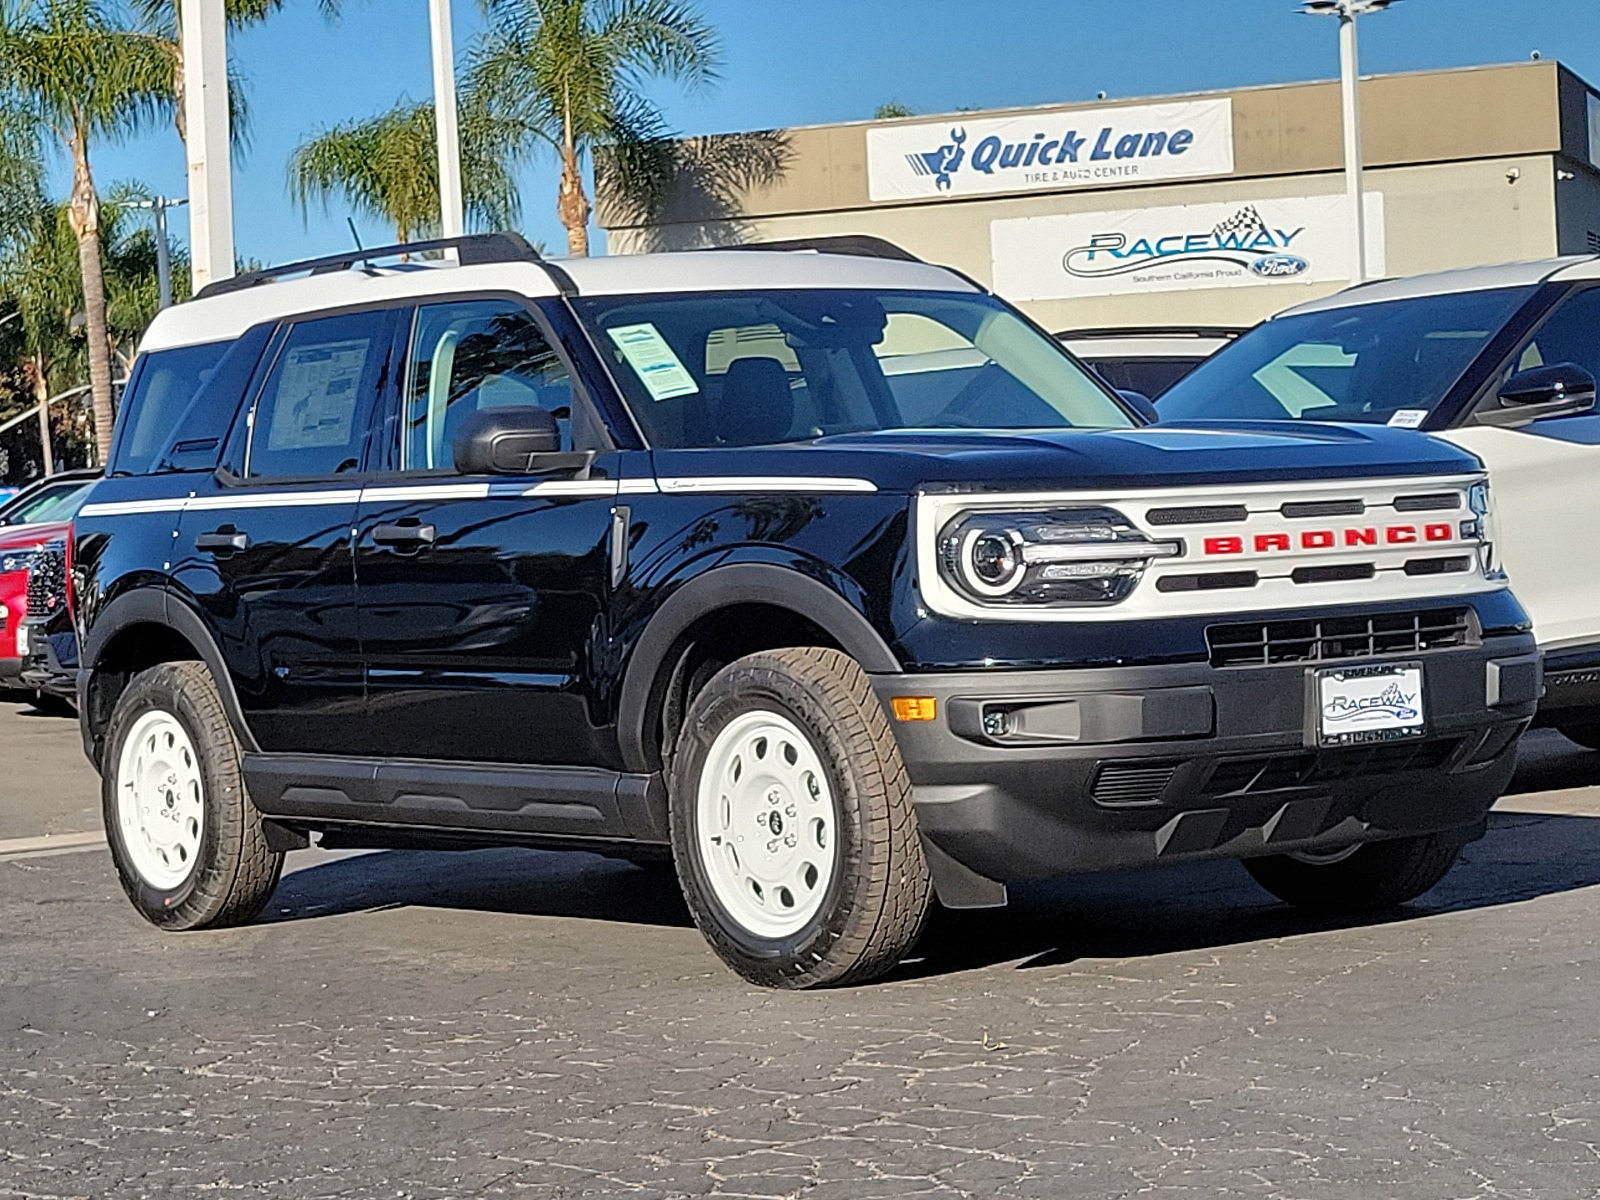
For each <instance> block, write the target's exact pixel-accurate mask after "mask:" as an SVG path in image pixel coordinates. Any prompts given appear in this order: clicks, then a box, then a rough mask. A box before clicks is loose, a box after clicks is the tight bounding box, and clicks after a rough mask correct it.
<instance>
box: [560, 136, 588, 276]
mask: <svg viewBox="0 0 1600 1200" xmlns="http://www.w3.org/2000/svg"><path fill="white" fill-rule="evenodd" d="M556 215H557V216H559V217H560V218H561V223H562V224H563V225H565V226H566V227H567V253H568V254H570V255H572V257H574V258H587V257H588V256H589V197H588V196H586V195H584V192H583V172H582V171H581V170H580V169H579V167H578V152H577V149H576V148H575V147H573V146H572V145H570V144H568V145H566V146H563V147H562V148H561V190H560V191H559V192H557V193H556Z"/></svg>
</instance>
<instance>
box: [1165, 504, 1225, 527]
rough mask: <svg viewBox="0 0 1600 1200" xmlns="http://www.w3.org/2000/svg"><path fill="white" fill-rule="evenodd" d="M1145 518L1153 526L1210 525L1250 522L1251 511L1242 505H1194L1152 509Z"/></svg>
mask: <svg viewBox="0 0 1600 1200" xmlns="http://www.w3.org/2000/svg"><path fill="white" fill-rule="evenodd" d="M1144 517H1145V520H1147V521H1149V522H1150V524H1152V525H1209V524H1212V523H1213V522H1224V521H1248V520H1249V519H1250V510H1249V509H1248V508H1246V507H1245V506H1244V505H1242V504H1210V505H1193V506H1191V507H1189V508H1152V509H1151V510H1150V511H1149V512H1147V513H1145V515H1144Z"/></svg>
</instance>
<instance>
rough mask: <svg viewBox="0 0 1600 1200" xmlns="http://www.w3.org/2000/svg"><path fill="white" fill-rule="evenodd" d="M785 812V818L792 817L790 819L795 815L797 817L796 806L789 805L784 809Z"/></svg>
mask: <svg viewBox="0 0 1600 1200" xmlns="http://www.w3.org/2000/svg"><path fill="white" fill-rule="evenodd" d="M783 812H784V815H785V816H790V817H792V816H794V815H795V813H796V809H795V806H794V805H792V804H790V805H787V806H786V807H785V808H784V810H783Z"/></svg>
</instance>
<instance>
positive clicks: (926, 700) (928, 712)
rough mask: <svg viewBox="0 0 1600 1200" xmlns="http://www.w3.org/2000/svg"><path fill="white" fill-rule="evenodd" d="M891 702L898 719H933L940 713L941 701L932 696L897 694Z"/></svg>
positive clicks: (895, 716)
mask: <svg viewBox="0 0 1600 1200" xmlns="http://www.w3.org/2000/svg"><path fill="white" fill-rule="evenodd" d="M889 703H890V704H891V705H893V706H894V719H895V720H896V721H932V720H934V719H935V718H937V717H938V715H939V702H938V701H937V700H935V699H934V698H933V697H932V696H896V697H895V698H894V699H893V700H891V701H889Z"/></svg>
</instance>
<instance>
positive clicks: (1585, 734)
mask: <svg viewBox="0 0 1600 1200" xmlns="http://www.w3.org/2000/svg"><path fill="white" fill-rule="evenodd" d="M1556 728H1557V729H1559V730H1560V731H1561V736H1562V737H1564V738H1566V739H1567V740H1568V741H1572V742H1577V743H1578V745H1580V746H1582V747H1583V748H1584V749H1585V750H1600V721H1589V722H1585V723H1584V724H1581V725H1557V726H1556Z"/></svg>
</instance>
